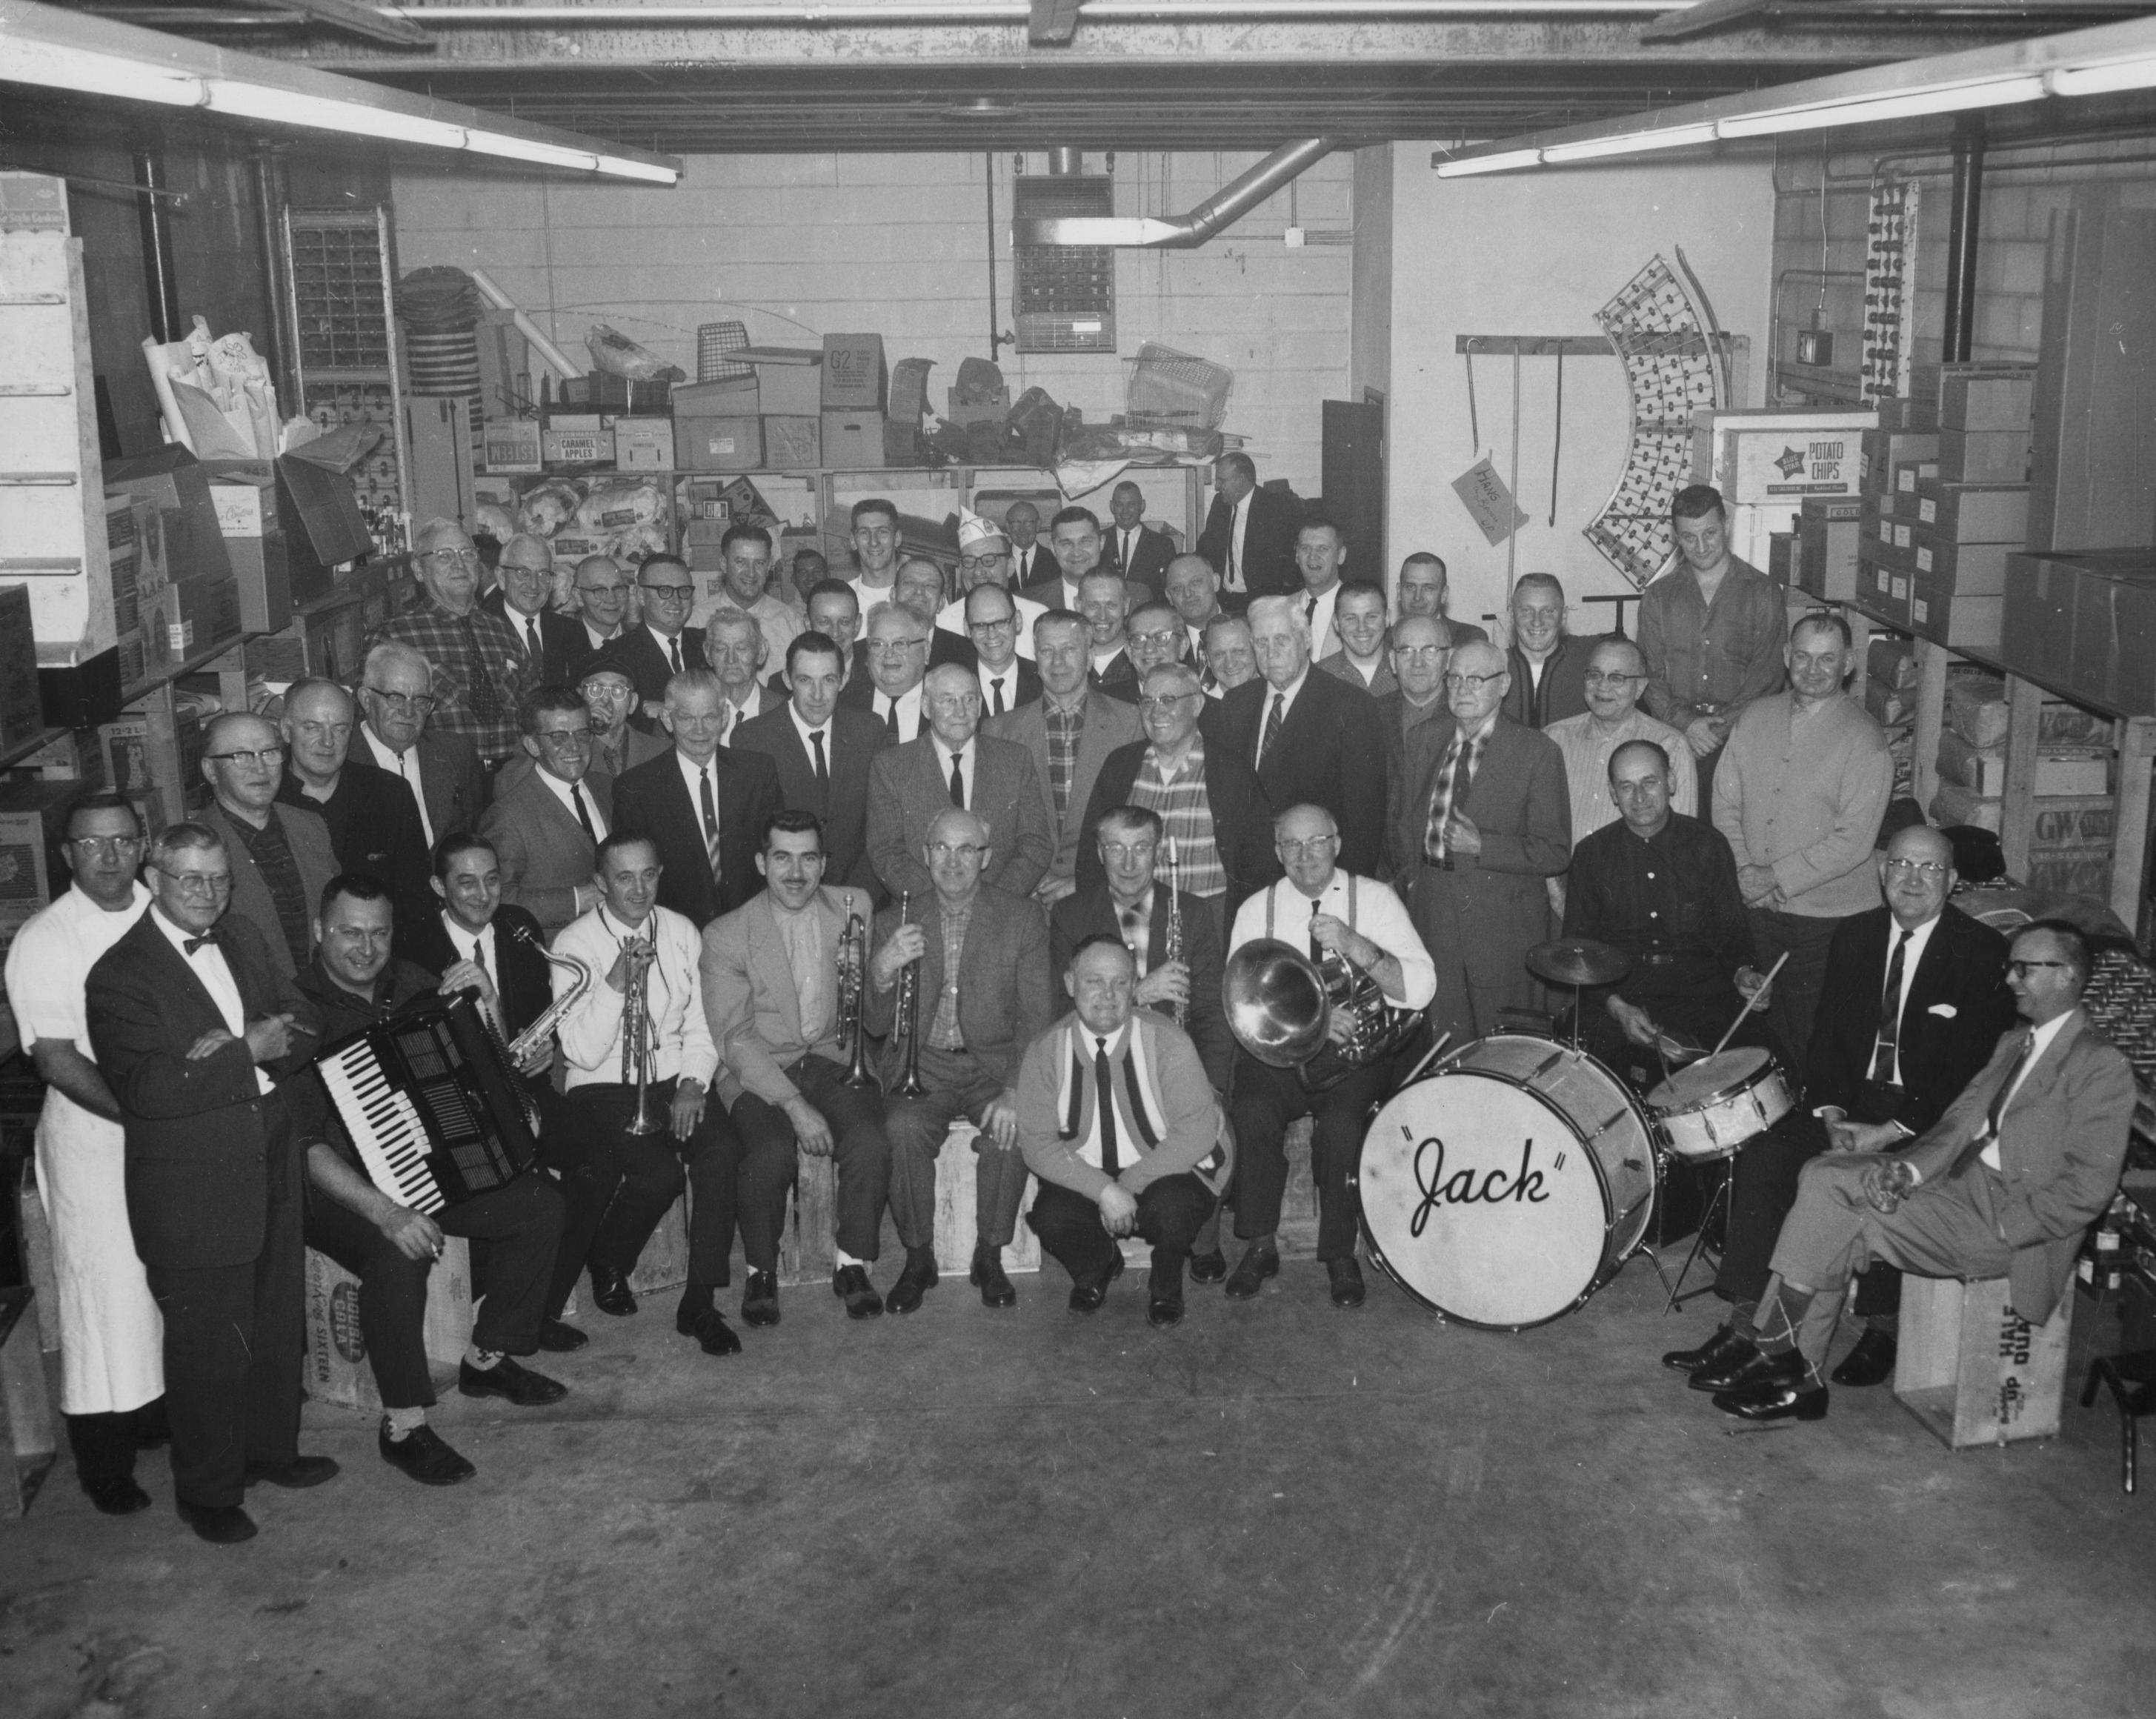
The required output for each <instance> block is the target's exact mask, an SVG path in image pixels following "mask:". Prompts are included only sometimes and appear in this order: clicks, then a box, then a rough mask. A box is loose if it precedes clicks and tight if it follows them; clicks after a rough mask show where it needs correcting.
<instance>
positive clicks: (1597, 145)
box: [1543, 121, 1715, 162]
mask: <svg viewBox="0 0 2156 1719" xmlns="http://www.w3.org/2000/svg"><path fill="white" fill-rule="evenodd" d="M1714 135H1715V134H1714V126H1713V125H1712V122H1711V121H1709V122H1703V123H1702V124H1700V125H1697V126H1663V127H1662V128H1661V130H1659V131H1627V132H1625V133H1624V134H1623V135H1622V136H1617V137H1589V138H1588V139H1587V140H1586V141H1584V142H1580V143H1553V144H1550V145H1549V146H1547V147H1546V148H1545V149H1544V150H1543V160H1544V161H1546V162H1592V161H1599V160H1600V159H1601V158H1602V157H1604V156H1612V155H1633V154H1636V153H1637V152H1639V151H1641V150H1648V149H1682V148H1684V147H1686V146H1687V145H1691V144H1697V143H1712V142H1713V141H1714Z"/></svg>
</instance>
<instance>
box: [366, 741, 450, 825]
mask: <svg viewBox="0 0 2156 1719" xmlns="http://www.w3.org/2000/svg"><path fill="white" fill-rule="evenodd" d="M359 732H360V736H361V737H362V739H364V740H365V741H367V751H368V752H371V753H372V754H373V757H374V762H376V763H377V764H379V765H380V766H381V767H382V768H383V769H384V770H387V771H388V772H389V773H390V774H391V775H392V776H401V777H403V778H404V785H405V786H406V787H407V788H410V789H411V790H412V798H413V799H415V800H417V801H418V803H419V828H420V829H422V830H423V831H425V832H426V836H427V851H428V852H429V853H430V854H431V853H433V852H434V819H433V818H429V816H428V815H427V788H426V784H425V783H423V781H422V780H421V779H420V775H419V748H418V747H416V746H415V747H407V748H406V749H405V750H404V751H403V752H391V751H390V750H389V748H388V746H386V745H384V744H383V742H382V737H381V736H379V735H377V733H376V732H375V731H374V727H373V725H372V723H367V722H362V723H361V724H360V725H359Z"/></svg>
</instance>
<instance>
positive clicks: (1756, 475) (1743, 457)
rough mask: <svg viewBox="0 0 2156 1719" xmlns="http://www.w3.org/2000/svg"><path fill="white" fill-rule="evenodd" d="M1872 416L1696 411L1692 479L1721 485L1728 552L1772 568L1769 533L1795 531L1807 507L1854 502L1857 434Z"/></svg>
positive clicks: (1761, 567) (1858, 471) (1859, 475)
mask: <svg viewBox="0 0 2156 1719" xmlns="http://www.w3.org/2000/svg"><path fill="white" fill-rule="evenodd" d="M1877 421H1878V415H1877V413H1874V412H1871V411H1869V410H1866V411H1863V412H1717V411H1700V412H1696V413H1693V414H1692V434H1691V464H1692V480H1693V481H1694V482H1695V483H1702V484H1712V485H1714V486H1715V488H1716V489H1717V490H1721V492H1722V505H1723V507H1724V510H1725V511H1726V513H1727V518H1728V528H1729V552H1730V553H1731V554H1732V555H1734V556H1735V557H1738V560H1740V561H1743V562H1748V563H1750V564H1751V565H1752V566H1753V567H1758V569H1759V570H1760V571H1761V572H1767V571H1769V569H1770V568H1771V566H1772V563H1773V562H1774V542H1773V540H1774V536H1776V534H1778V533H1789V532H1794V531H1798V529H1799V519H1800V517H1802V516H1804V515H1806V514H1807V513H1808V512H1809V511H1811V504H1813V503H1825V502H1834V501H1839V502H1841V503H1843V504H1844V505H1848V504H1851V503H1852V502H1853V501H1854V500H1855V498H1856V494H1857V490H1858V487H1859V485H1860V483H1861V479H1862V475H1863V470H1862V465H1861V459H1860V454H1861V449H1862V442H1861V438H1862V436H1863V434H1864V433H1865V431H1866V430H1867V429H1869V428H1871V427H1872V425H1873V424H1875V423H1876V422H1877ZM1822 517H1824V516H1822ZM1815 594H1820V595H1823V594H1824V593H1815Z"/></svg>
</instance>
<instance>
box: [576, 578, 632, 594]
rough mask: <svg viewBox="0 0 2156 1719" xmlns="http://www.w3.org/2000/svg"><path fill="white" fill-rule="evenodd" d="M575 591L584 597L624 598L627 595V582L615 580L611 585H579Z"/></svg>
mask: <svg viewBox="0 0 2156 1719" xmlns="http://www.w3.org/2000/svg"><path fill="white" fill-rule="evenodd" d="M577 591H578V592H579V593H582V594H583V596H586V597H626V596H627V595H628V594H629V581H628V580H626V579H617V580H616V581H614V582H613V584H611V585H579V586H577Z"/></svg>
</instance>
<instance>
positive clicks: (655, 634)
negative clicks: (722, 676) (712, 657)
mask: <svg viewBox="0 0 2156 1719" xmlns="http://www.w3.org/2000/svg"><path fill="white" fill-rule="evenodd" d="M683 630H684V631H686V630H687V629H683ZM644 631H645V632H647V633H649V634H650V635H651V642H652V643H653V644H655V645H657V646H658V647H659V656H660V660H661V661H662V662H664V663H665V665H666V671H667V673H669V674H670V675H685V674H687V673H688V671H689V670H691V669H706V668H709V667H710V666H711V665H710V664H708V663H701V662H699V661H697V660H696V658H695V657H693V656H691V655H690V654H689V653H688V652H687V651H686V650H685V649H682V650H681V653H680V654H681V666H680V668H679V669H676V668H675V666H674V654H675V650H676V649H680V644H681V634H680V633H675V634H665V633H662V632H660V630H659V629H657V628H656V627H654V626H653V625H652V624H651V623H650V622H649V621H646V622H645V623H644Z"/></svg>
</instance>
